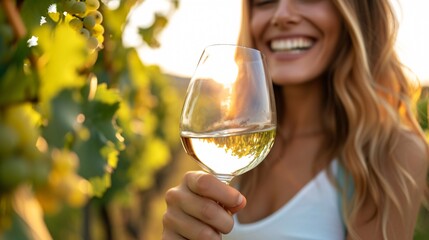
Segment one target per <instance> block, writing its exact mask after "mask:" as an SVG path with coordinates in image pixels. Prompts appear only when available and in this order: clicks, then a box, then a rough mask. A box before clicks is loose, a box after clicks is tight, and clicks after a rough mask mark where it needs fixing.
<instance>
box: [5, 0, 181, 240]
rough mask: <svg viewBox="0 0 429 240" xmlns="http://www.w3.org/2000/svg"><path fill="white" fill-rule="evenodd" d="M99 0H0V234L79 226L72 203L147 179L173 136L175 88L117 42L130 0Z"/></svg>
mask: <svg viewBox="0 0 429 240" xmlns="http://www.w3.org/2000/svg"><path fill="white" fill-rule="evenodd" d="M105 2H108V1H107V0H106V1H99V0H38V1H33V0H22V1H10V0H0V3H1V4H2V8H0V36H1V38H0V239H32V237H31V236H33V238H34V236H38V238H41V239H51V238H53V239H64V236H67V237H66V238H68V239H70V238H72V239H74V238H76V239H77V238H79V237H81V236H82V235H86V234H85V233H84V232H83V233H79V232H78V231H81V230H80V226H82V225H89V224H90V223H89V222H87V220H86V219H79V220H78V222H77V223H72V218H71V217H69V216H68V214H69V213H70V212H73V213H76V212H78V213H82V212H84V211H90V208H88V207H89V206H91V202H92V201H94V200H97V199H98V200H102V201H104V202H106V203H107V202H112V201H115V196H117V195H122V194H124V192H127V191H128V190H127V189H131V188H133V189H135V190H137V191H141V190H146V189H150V188H154V185H155V181H154V176H155V174H156V172H157V171H160V169H162V168H163V167H164V166H165V165H166V164H167V162H168V161H169V160H170V157H171V152H170V151H171V149H172V148H173V147H174V146H176V145H177V138H176V136H175V135H174V134H175V132H173V131H172V127H171V126H175V125H174V124H173V123H174V122H176V121H177V117H178V116H176V115H174V114H175V113H176V110H177V109H178V107H177V105H175V104H176V103H178V102H179V101H178V100H177V98H176V95H175V92H174V90H173V88H172V87H171V86H169V85H168V80H167V78H165V77H164V76H163V75H162V74H161V71H160V70H159V69H158V68H156V67H155V68H154V67H148V66H146V65H144V64H142V63H141V61H140V59H139V57H138V56H137V51H136V50H135V49H130V48H125V47H124V46H123V45H122V32H123V25H124V23H126V22H127V18H128V16H127V15H128V13H129V12H130V10H131V8H132V7H133V5H135V4H136V3H138V2H139V1H137V0H127V1H121V4H120V6H119V8H118V9H117V10H115V9H108V8H107V7H106V5H104V3H105ZM165 24H166V18H165V17H162V16H161V15H157V16H156V18H155V22H154V24H153V26H151V27H149V28H148V31H146V32H145V33H144V34H143V35H144V36H143V35H142V39H143V40H144V41H146V42H156V40H155V33H156V32H159V29H160V28H162V27H163V26H165ZM142 32H143V31H142ZM171 113H173V114H171ZM167 114H168V116H167ZM130 126H132V127H130ZM136 126H144V127H143V128H144V129H145V130H144V131H142V132H141V131H140V128H136ZM172 139H174V140H172ZM124 167H125V168H124ZM131 168H132V169H131ZM32 208H34V209H39V210H40V211H39V210H38V211H35V212H33V211H30V212H28V210H30V209H32ZM93 211H94V209H93V210H91V212H93ZM95 211H96V209H95ZM63 214H65V215H67V217H65V218H64V219H66V220H64V221H65V222H61V220H60V219H61V216H62V215H63ZM50 219H53V220H52V221H50ZM82 222H83V223H84V224H82ZM23 223H25V224H23ZM76 225H77V226H78V227H75V228H74V227H73V226H76ZM41 226H45V228H46V229H45V228H43V227H41ZM65 226H70V229H71V228H74V229H76V232H75V233H70V232H69V231H67V229H64V231H65V232H62V229H63V228H64V227H65ZM70 234H71V235H70ZM73 234H76V236H74V235H73Z"/></svg>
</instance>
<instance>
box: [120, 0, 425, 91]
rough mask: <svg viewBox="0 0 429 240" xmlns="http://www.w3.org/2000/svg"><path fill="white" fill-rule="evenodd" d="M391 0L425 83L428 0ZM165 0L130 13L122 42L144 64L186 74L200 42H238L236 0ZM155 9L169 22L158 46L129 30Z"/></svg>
mask: <svg viewBox="0 0 429 240" xmlns="http://www.w3.org/2000/svg"><path fill="white" fill-rule="evenodd" d="M393 1H394V3H395V5H396V6H400V9H401V10H399V19H400V31H399V34H398V42H397V49H398V54H399V56H400V57H401V59H402V61H403V62H404V64H405V65H406V66H408V67H409V68H410V69H411V70H412V71H413V72H414V73H415V74H416V75H417V76H418V77H419V78H420V79H421V80H422V84H426V85H429V14H428V13H427V11H428V9H429V1H428V0H393ZM169 2H170V0H145V1H143V3H142V4H141V5H140V6H139V7H137V8H136V9H135V11H134V13H133V15H132V16H131V18H130V20H131V21H130V22H131V27H130V28H129V29H127V34H126V36H127V37H126V41H127V42H128V44H129V45H132V46H137V48H138V51H139V54H140V56H141V58H142V60H143V61H144V62H145V63H147V64H157V65H159V66H161V68H162V69H163V70H164V71H165V72H166V73H169V74H174V75H178V76H182V77H190V76H191V75H192V73H193V71H194V69H195V67H196V65H197V63H198V59H199V57H200V55H201V53H202V51H203V49H204V47H206V46H208V45H211V44H215V43H235V42H236V39H237V34H238V27H239V21H240V2H241V1H240V0H215V1H213V0H180V6H179V8H178V9H176V10H174V11H172V7H171V4H169ZM398 9H399V8H398ZM153 12H162V13H166V14H170V17H169V23H168V25H167V27H166V28H165V29H164V30H163V32H161V34H160V35H159V40H160V42H161V47H160V48H158V49H150V48H148V47H146V46H145V45H144V44H142V43H141V42H140V41H139V40H138V37H137V36H136V35H135V30H134V32H133V29H134V27H136V26H139V25H142V26H144V25H147V24H148V23H150V22H151V21H152V18H151V16H152V15H153V14H152V13H153Z"/></svg>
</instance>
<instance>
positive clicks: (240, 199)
mask: <svg viewBox="0 0 429 240" xmlns="http://www.w3.org/2000/svg"><path fill="white" fill-rule="evenodd" d="M243 199H244V197H243V195H241V194H240V195H239V196H238V200H237V205H236V206H239V205H241V203H242V202H243Z"/></svg>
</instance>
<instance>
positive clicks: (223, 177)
mask: <svg viewBox="0 0 429 240" xmlns="http://www.w3.org/2000/svg"><path fill="white" fill-rule="evenodd" d="M215 176H216V178H217V179H219V180H220V181H222V182H223V183H225V184H226V185H229V183H230V182H231V180H232V178H234V176H233V175H229V174H215Z"/></svg>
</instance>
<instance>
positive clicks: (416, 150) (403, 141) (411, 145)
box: [347, 130, 428, 240]
mask: <svg viewBox="0 0 429 240" xmlns="http://www.w3.org/2000/svg"><path fill="white" fill-rule="evenodd" d="M393 154H394V157H395V158H396V160H395V161H397V162H398V164H400V166H402V167H403V170H404V171H406V172H408V174H409V177H410V178H411V179H412V180H413V181H414V184H412V183H411V182H410V181H407V182H406V186H407V191H406V193H404V192H403V191H402V190H401V189H400V187H399V184H401V183H400V182H399V181H398V179H396V178H395V176H394V175H393V174H388V175H387V176H386V180H387V181H389V182H391V183H393V185H394V186H395V188H394V189H393V191H395V194H396V195H397V196H399V198H398V201H399V206H401V210H402V215H401V213H400V212H399V211H398V210H397V209H396V208H395V207H394V206H385V207H387V208H388V209H389V212H390V215H389V217H388V219H387V239H398V240H407V239H413V233H414V228H415V226H416V220H417V215H418V213H419V210H420V206H421V201H422V199H423V195H424V189H425V187H426V184H427V182H426V177H427V172H428V152H427V146H426V142H424V141H423V140H422V139H421V138H420V137H418V136H417V135H416V134H414V133H412V132H410V131H405V130H404V131H403V132H402V133H401V136H400V139H399V141H398V145H397V147H396V148H395V150H394V153H393ZM386 172H391V171H389V169H386ZM406 195H408V196H409V198H408V199H409V200H410V202H408V200H407V198H406V197H405V196H406ZM374 209H375V206H374V203H373V202H371V201H369V200H367V201H366V202H365V204H364V206H363V210H362V211H360V212H359V214H358V216H357V219H356V222H355V223H354V224H353V225H354V227H355V229H356V232H357V234H358V236H359V237H360V239H365V240H371V239H383V232H382V229H381V227H380V225H379V224H377V222H378V221H380V222H381V221H382V219H381V215H380V214H377V215H376V216H375V217H372V216H373V214H374ZM347 239H353V238H351V237H350V236H348V237H347Z"/></svg>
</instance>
